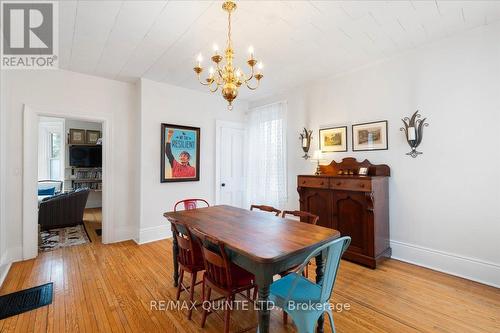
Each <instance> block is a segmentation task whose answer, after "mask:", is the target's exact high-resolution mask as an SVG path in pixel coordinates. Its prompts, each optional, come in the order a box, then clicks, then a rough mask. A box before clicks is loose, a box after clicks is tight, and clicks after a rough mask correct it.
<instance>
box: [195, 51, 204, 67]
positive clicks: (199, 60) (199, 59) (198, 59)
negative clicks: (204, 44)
mask: <svg viewBox="0 0 500 333" xmlns="http://www.w3.org/2000/svg"><path fill="white" fill-rule="evenodd" d="M196 60H197V61H198V64H201V62H202V61H203V57H202V55H201V53H200V54H198V57H196Z"/></svg>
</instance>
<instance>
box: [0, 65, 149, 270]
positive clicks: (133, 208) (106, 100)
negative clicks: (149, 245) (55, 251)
mask: <svg viewBox="0 0 500 333" xmlns="http://www.w3.org/2000/svg"><path fill="white" fill-rule="evenodd" d="M1 76H2V91H1V93H2V105H4V106H5V110H4V111H5V112H6V117H5V119H6V128H5V129H4V128H2V139H3V137H5V138H6V142H5V146H6V152H5V153H6V156H8V159H4V158H3V157H2V161H5V169H6V177H5V178H6V181H5V184H4V183H2V189H4V188H6V189H7V190H8V195H6V196H5V207H8V209H7V210H6V211H5V221H6V222H7V223H6V225H5V234H6V235H8V237H7V242H6V247H7V249H8V252H9V257H10V259H11V260H19V259H21V257H22V187H23V186H22V166H23V164H22V163H23V104H27V105H29V106H31V107H33V108H36V109H39V110H44V111H45V110H53V112H56V113H60V112H69V113H71V114H72V115H74V116H75V117H78V116H88V117H92V116H95V117H96V118H99V119H100V118H103V117H105V118H107V119H109V120H110V123H111V126H112V131H111V133H110V135H111V137H112V141H113V143H114V145H113V149H112V159H113V161H114V165H112V166H111V169H112V174H111V175H110V184H109V186H112V188H113V198H112V202H111V204H110V206H111V207H109V208H110V209H111V210H112V212H113V213H112V215H113V216H114V219H113V220H114V228H113V230H112V233H111V235H112V236H113V237H112V239H111V241H119V240H123V239H131V238H133V237H134V234H135V231H136V229H137V223H138V206H137V205H136V204H134V200H133V198H134V197H133V196H134V193H137V191H138V186H137V183H136V182H135V180H133V179H132V177H133V174H134V172H135V170H134V163H136V159H137V156H138V154H139V153H138V143H137V138H136V135H135V134H136V131H137V128H136V127H137V124H136V122H135V118H134V117H135V114H136V112H137V96H136V87H135V86H134V85H133V84H126V83H122V82H117V81H112V80H107V79H102V78H97V77H93V76H88V75H83V74H78V73H73V72H68V71H59V70H46V71H45V70H37V71H2V73H1ZM2 141H3V140H2ZM35 144H36V143H35Z"/></svg>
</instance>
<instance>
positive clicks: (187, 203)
mask: <svg viewBox="0 0 500 333" xmlns="http://www.w3.org/2000/svg"><path fill="white" fill-rule="evenodd" d="M200 203H201V204H203V206H205V207H210V204H209V203H208V202H207V201H206V200H205V199H184V200H181V201H177V202H176V203H175V205H174V212H176V211H177V206H179V205H182V204H183V205H184V210H190V209H196V208H199V207H198V205H199V204H200Z"/></svg>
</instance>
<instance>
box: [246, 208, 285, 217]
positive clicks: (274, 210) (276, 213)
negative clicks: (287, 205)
mask: <svg viewBox="0 0 500 333" xmlns="http://www.w3.org/2000/svg"><path fill="white" fill-rule="evenodd" d="M254 209H258V210H262V211H264V212H270V213H274V215H276V216H280V214H281V210H279V209H277V208H274V207H272V206H266V205H251V206H250V210H254Z"/></svg>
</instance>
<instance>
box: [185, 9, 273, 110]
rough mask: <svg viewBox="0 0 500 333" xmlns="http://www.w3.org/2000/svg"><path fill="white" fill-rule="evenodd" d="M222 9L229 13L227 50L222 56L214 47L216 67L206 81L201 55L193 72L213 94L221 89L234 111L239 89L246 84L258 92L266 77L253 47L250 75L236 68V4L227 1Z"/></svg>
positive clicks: (213, 59) (211, 68)
mask: <svg viewBox="0 0 500 333" xmlns="http://www.w3.org/2000/svg"><path fill="white" fill-rule="evenodd" d="M222 9H223V10H225V11H226V12H227V13H228V33H227V46H226V50H225V51H224V53H223V55H220V54H219V53H218V48H217V46H215V45H214V54H213V55H212V57H211V60H212V62H213V64H214V66H212V67H210V69H209V72H208V76H207V77H206V78H205V79H202V78H201V73H202V72H203V67H202V66H201V62H202V60H203V59H202V56H201V54H200V55H199V56H198V59H197V64H196V66H195V67H194V68H193V70H194V72H195V73H196V75H197V77H198V81H199V82H200V83H201V84H202V85H204V86H207V87H208V88H209V89H210V91H211V92H216V91H217V90H219V88H220V89H221V92H222V97H224V99H225V100H226V101H228V103H229V104H228V109H229V110H232V109H233V104H232V103H233V101H234V99H235V98H236V97H237V96H238V89H239V88H240V87H241V86H242V85H243V84H245V85H246V86H247V87H248V89H250V90H256V89H257V88H258V87H259V84H260V80H261V79H262V78H263V77H264V75H263V74H262V63H260V62H258V61H257V60H256V59H254V55H253V48H252V47H250V48H249V53H250V58H249V59H248V60H247V64H248V66H250V74H248V75H247V74H245V73H244V72H243V71H242V70H241V69H240V68H237V67H235V66H234V64H233V61H234V51H233V46H232V40H231V14H232V13H233V11H234V10H235V9H236V3H234V2H233V1H225V2H224V3H223V4H222ZM256 67H257V69H256Z"/></svg>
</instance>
